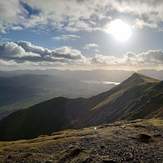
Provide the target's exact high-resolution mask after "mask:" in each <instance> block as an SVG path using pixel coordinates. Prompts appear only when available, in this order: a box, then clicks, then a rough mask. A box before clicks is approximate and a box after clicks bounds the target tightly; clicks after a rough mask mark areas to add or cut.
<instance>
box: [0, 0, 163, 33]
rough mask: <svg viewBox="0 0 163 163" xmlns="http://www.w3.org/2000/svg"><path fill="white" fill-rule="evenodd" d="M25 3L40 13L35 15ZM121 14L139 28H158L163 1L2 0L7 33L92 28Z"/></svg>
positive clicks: (0, 21) (1, 20) (0, 14)
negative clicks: (10, 31)
mask: <svg viewBox="0 0 163 163" xmlns="http://www.w3.org/2000/svg"><path fill="white" fill-rule="evenodd" d="M22 2H23V3H24V4H27V5H28V6H30V7H31V9H32V10H38V11H39V13H38V14H31V13H30V12H29V11H28V10H27V9H26V8H25V7H24V6H23V5H22ZM120 13H123V14H127V15H128V17H132V18H133V22H134V25H135V26H136V27H139V28H142V27H145V26H147V27H150V28H153V27H154V28H156V27H157V26H159V24H160V22H163V1H162V0H157V1H156V0H134V1H133V0H109V1H108V0H103V1H102V3H101V0H87V1H86V0H69V1H68V0H60V1H59V0H46V1H44V0H38V1H36V0H7V1H4V0H0V30H1V32H4V31H5V29H12V28H13V29H14V28H15V29H18V28H17V27H25V28H31V27H36V26H37V27H40V26H41V25H45V26H46V25H48V26H49V25H50V26H51V27H52V28H56V29H60V30H68V31H79V30H86V31H92V30H98V29H101V28H103V26H104V25H105V23H108V22H109V21H110V20H111V19H115V17H114V16H113V15H117V14H120ZM104 22H105V23H104ZM103 23H104V24H103ZM12 26H14V27H12ZM19 29H20V28H19Z"/></svg>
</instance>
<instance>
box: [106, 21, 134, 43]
mask: <svg viewBox="0 0 163 163" xmlns="http://www.w3.org/2000/svg"><path fill="white" fill-rule="evenodd" d="M105 30H106V32H108V33H110V34H112V35H113V37H114V38H115V39H116V40H118V41H120V42H126V41H128V40H129V39H130V37H131V35H132V29H131V26H130V25H129V24H127V23H125V22H124V21H122V20H121V19H116V20H113V21H111V22H110V23H109V24H108V25H107V26H106V28H105Z"/></svg>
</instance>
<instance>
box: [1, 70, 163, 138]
mask: <svg viewBox="0 0 163 163" xmlns="http://www.w3.org/2000/svg"><path fill="white" fill-rule="evenodd" d="M162 92H163V87H162V82H160V81H158V80H156V79H153V78H150V77H147V76H144V75H141V74H138V73H134V74H133V75H132V76H131V77H129V78H128V79H127V80H125V81H123V82H122V83H121V84H119V85H117V86H116V87H114V88H112V89H111V90H109V91H106V92H104V93H101V94H99V95H96V96H93V97H91V98H87V99H85V98H77V99H68V98H63V97H58V98H54V99H51V100H48V101H45V102H42V103H39V104H37V105H34V106H32V107H30V108H28V109H24V110H19V111H17V112H14V113H12V114H10V115H9V116H8V117H6V118H4V119H2V120H1V121H0V133H1V134H0V139H1V140H13V139H24V138H34V137H37V136H39V135H43V134H51V133H52V132H55V131H60V130H63V129H67V128H81V127H87V126H92V125H99V124H103V123H108V122H114V121H118V120H133V119H139V118H154V117H156V118H157V117H160V118H163V93H162Z"/></svg>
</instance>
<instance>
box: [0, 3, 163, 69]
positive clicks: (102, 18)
mask: <svg viewBox="0 0 163 163" xmlns="http://www.w3.org/2000/svg"><path fill="white" fill-rule="evenodd" d="M101 2H102V3H101ZM162 43H163V1H162V0H134V1H133V0H102V1H101V0H46V1H45V0H37V1H36V0H7V1H4V0H0V70H15V69H49V68H50V69H52V68H55V69H73V70H76V69H122V70H128V69H129V70H131V69H132V70H140V69H157V70H160V69H163V46H162Z"/></svg>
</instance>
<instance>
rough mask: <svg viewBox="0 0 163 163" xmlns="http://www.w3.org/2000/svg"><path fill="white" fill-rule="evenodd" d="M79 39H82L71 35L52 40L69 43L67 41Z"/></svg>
mask: <svg viewBox="0 0 163 163" xmlns="http://www.w3.org/2000/svg"><path fill="white" fill-rule="evenodd" d="M79 38H80V36H78V35H74V34H71V35H61V36H56V37H53V38H52V39H53V40H58V41H67V40H77V39H79Z"/></svg>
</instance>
